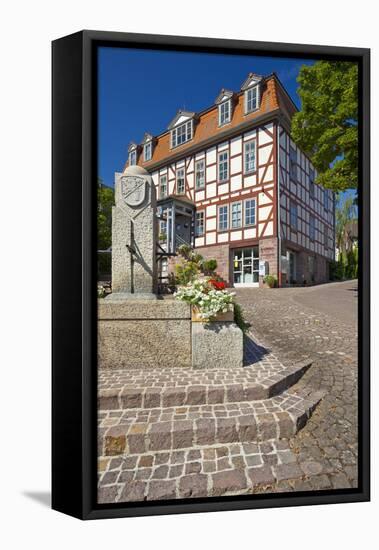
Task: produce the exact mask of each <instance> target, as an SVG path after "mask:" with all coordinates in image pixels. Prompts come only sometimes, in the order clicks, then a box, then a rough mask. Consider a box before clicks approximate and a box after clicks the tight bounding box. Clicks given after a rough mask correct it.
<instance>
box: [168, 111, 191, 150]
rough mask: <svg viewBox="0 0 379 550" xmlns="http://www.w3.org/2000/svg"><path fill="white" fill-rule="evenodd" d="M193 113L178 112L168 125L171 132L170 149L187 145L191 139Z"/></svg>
mask: <svg viewBox="0 0 379 550" xmlns="http://www.w3.org/2000/svg"><path fill="white" fill-rule="evenodd" d="M194 118H195V113H190V112H187V111H178V113H177V114H176V116H175V118H174V120H173V121H172V122H171V124H170V125H169V127H168V129H169V130H170V131H171V148H174V147H178V146H179V145H183V143H187V141H190V140H191V139H192V138H193V132H194Z"/></svg>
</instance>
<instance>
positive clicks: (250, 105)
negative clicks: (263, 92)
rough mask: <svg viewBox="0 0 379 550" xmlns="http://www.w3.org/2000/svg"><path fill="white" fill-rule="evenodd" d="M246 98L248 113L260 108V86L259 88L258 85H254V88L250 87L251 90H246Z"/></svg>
mask: <svg viewBox="0 0 379 550" xmlns="http://www.w3.org/2000/svg"><path fill="white" fill-rule="evenodd" d="M245 98H246V112H247V113H251V112H252V111H255V110H256V109H258V105H259V88H258V86H253V88H250V89H249V90H246V92H245Z"/></svg>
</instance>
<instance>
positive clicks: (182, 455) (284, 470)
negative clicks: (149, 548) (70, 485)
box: [98, 440, 313, 503]
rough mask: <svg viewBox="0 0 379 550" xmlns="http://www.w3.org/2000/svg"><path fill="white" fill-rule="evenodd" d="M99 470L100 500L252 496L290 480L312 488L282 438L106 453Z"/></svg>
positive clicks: (305, 474) (305, 471) (105, 501)
mask: <svg viewBox="0 0 379 550" xmlns="http://www.w3.org/2000/svg"><path fill="white" fill-rule="evenodd" d="M99 469H100V470H101V471H102V472H103V473H102V474H101V482H100V487H99V494H98V496H99V501H100V502H103V503H109V502H123V501H140V500H160V499H173V498H190V497H206V496H220V495H225V494H228V495H235V494H247V493H250V494H255V493H261V492H266V491H267V488H268V487H269V486H272V485H273V484H274V483H276V482H277V481H278V482H282V483H283V482H284V481H285V480H288V479H293V478H296V479H297V482H298V483H299V481H301V482H302V483H303V486H304V487H307V488H308V489H312V488H313V486H312V483H311V482H307V481H305V478H306V477H308V474H309V472H307V470H306V469H305V470H302V469H301V468H300V467H299V466H298V464H297V463H296V456H295V454H294V453H293V452H292V451H291V450H290V448H289V446H288V443H287V442H286V441H282V440H281V441H278V440H269V441H266V442H264V443H243V444H242V443H233V444H229V445H219V446H212V447H203V448H202V449H190V450H178V451H168V452H159V453H146V454H128V455H127V456H125V457H119V456H118V457H115V458H109V457H104V458H102V459H101V460H100V463H99Z"/></svg>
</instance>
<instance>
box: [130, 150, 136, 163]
mask: <svg viewBox="0 0 379 550" xmlns="http://www.w3.org/2000/svg"><path fill="white" fill-rule="evenodd" d="M135 164H137V151H136V149H132V150H131V151H130V152H129V166H134V165H135Z"/></svg>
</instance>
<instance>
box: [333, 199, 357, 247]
mask: <svg viewBox="0 0 379 550" xmlns="http://www.w3.org/2000/svg"><path fill="white" fill-rule="evenodd" d="M357 218H358V212H357V206H356V204H355V200H354V197H347V198H346V199H345V200H344V201H343V202H339V204H338V206H337V208H336V245H337V248H338V250H339V252H340V253H345V252H346V253H347V252H348V251H349V249H350V243H348V242H347V227H348V224H349V223H351V222H353V221H356V220H357Z"/></svg>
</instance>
